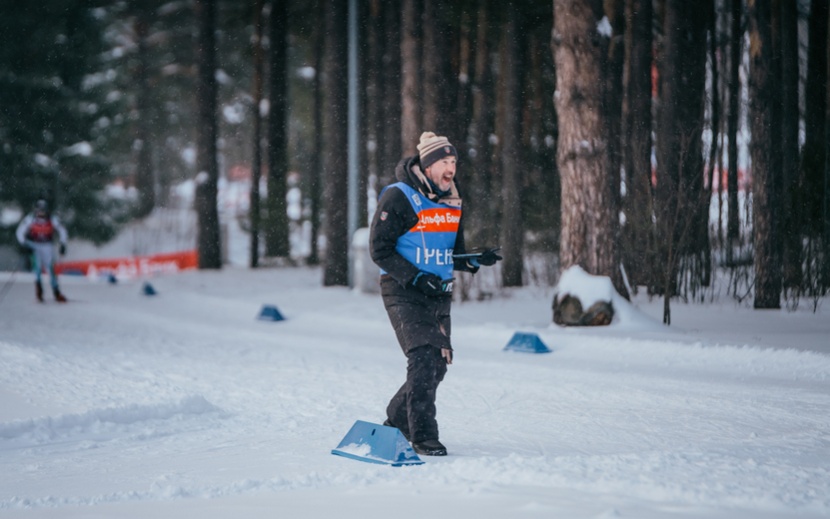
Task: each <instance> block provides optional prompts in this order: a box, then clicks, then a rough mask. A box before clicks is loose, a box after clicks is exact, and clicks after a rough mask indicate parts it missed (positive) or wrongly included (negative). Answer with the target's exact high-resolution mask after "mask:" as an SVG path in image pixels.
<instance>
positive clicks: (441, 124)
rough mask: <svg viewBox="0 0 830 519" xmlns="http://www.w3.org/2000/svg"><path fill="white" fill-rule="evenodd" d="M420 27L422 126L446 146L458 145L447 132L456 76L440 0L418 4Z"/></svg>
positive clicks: (451, 124) (449, 32)
mask: <svg viewBox="0 0 830 519" xmlns="http://www.w3.org/2000/svg"><path fill="white" fill-rule="evenodd" d="M422 2H423V23H422V24H421V31H422V33H423V34H422V40H421V41H422V42H423V45H422V47H421V77H420V79H421V81H419V83H420V85H419V86H420V88H421V90H422V97H421V98H422V106H421V111H422V113H423V120H422V126H423V128H422V129H423V130H425V131H434V132H435V133H436V134H438V135H446V136H447V137H449V139H450V142H453V141H455V142H458V138H459V136H458V135H452V134H450V133H449V131H450V130H451V129H452V128H454V127H455V124H456V123H455V118H456V113H455V110H456V107H455V106H454V103H455V99H456V92H457V88H456V87H457V84H458V83H457V74H453V70H452V65H451V63H450V59H451V58H452V57H453V52H452V36H451V35H452V33H453V32H454V28H453V27H452V26H451V25H450V24H449V23H448V21H449V20H451V19H452V17H451V16H450V14H449V13H448V12H447V11H448V9H449V7H450V6H449V3H448V2H445V1H444V0H422Z"/></svg>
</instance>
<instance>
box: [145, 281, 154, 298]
mask: <svg viewBox="0 0 830 519" xmlns="http://www.w3.org/2000/svg"><path fill="white" fill-rule="evenodd" d="M142 291H143V292H144V295H145V296H154V295H156V289H155V288H153V285H151V284H150V282H149V281H148V282H146V283H144V288H143V289H142Z"/></svg>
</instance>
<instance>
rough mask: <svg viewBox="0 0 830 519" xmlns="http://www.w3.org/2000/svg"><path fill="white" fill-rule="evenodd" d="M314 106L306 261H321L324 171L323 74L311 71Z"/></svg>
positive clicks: (319, 41)
mask: <svg viewBox="0 0 830 519" xmlns="http://www.w3.org/2000/svg"><path fill="white" fill-rule="evenodd" d="M325 2H326V0H317V2H316V3H317V7H318V8H317V9H316V13H317V24H316V29H315V31H314V36H313V39H314V70H317V71H322V70H323V59H324V57H325V47H326V46H325V42H326V33H325V30H324V29H325V26H326V23H325V22H326V16H325ZM313 89H314V107H313V108H312V124H313V127H314V153H312V159H311V166H310V169H311V171H310V172H309V173H310V178H309V179H308V180H309V181H308V183H307V185H308V191H309V192H308V198H309V200H310V203H311V253H310V254H309V256H308V264H309V265H318V264H319V263H320V245H319V241H320V240H319V237H320V229H321V227H322V206H323V200H322V190H323V188H322V179H323V177H324V172H323V161H322V157H323V153H324V148H323V144H324V143H323V109H324V106H323V104H324V100H323V75H322V74H321V73H317V74H314V86H313Z"/></svg>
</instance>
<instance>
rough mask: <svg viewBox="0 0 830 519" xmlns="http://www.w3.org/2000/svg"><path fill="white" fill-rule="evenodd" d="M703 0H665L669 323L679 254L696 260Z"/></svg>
mask: <svg viewBox="0 0 830 519" xmlns="http://www.w3.org/2000/svg"><path fill="white" fill-rule="evenodd" d="M707 13H708V10H706V9H704V8H702V6H701V5H700V4H699V3H694V4H693V3H690V2H685V1H683V0H667V1H666V3H665V13H664V21H663V29H664V37H663V52H662V54H661V55H660V111H659V116H658V126H657V164H658V170H657V190H656V192H657V198H658V214H657V226H658V239H659V242H660V246H661V250H660V252H659V259H658V261H659V262H660V263H661V265H662V268H663V273H662V277H663V279H662V286H660V287H659V289H660V290H661V292H662V294H663V296H664V312H663V322H664V323H666V324H670V323H671V313H670V308H669V300H670V298H671V297H672V296H673V295H676V294H677V293H678V286H677V281H678V276H679V265H680V260H681V258H684V257H685V258H690V261H692V262H694V260H695V255H696V254H697V253H698V250H697V248H696V247H695V244H696V240H694V239H693V238H694V229H696V228H697V227H698V225H700V223H699V222H700V218H708V213H706V214H703V215H701V214H700V213H701V211H700V203H699V201H700V197H701V196H705V195H704V194H703V193H704V192H703V174H702V172H703V156H702V153H703V151H702V141H701V136H702V132H703V113H704V111H703V106H704V105H703V103H704V80H705V77H706V19H707Z"/></svg>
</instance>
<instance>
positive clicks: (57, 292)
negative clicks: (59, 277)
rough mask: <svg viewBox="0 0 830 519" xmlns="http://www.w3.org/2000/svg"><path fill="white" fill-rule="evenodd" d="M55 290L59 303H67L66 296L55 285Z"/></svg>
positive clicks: (56, 299)
mask: <svg viewBox="0 0 830 519" xmlns="http://www.w3.org/2000/svg"><path fill="white" fill-rule="evenodd" d="M53 292H54V294H55V301H57V302H58V303H65V302H66V298H65V297H63V294H61V291H60V289H59V288H58V287H55V289H54V290H53Z"/></svg>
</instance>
